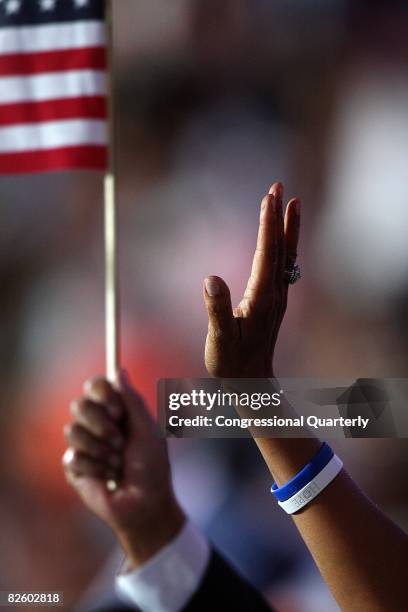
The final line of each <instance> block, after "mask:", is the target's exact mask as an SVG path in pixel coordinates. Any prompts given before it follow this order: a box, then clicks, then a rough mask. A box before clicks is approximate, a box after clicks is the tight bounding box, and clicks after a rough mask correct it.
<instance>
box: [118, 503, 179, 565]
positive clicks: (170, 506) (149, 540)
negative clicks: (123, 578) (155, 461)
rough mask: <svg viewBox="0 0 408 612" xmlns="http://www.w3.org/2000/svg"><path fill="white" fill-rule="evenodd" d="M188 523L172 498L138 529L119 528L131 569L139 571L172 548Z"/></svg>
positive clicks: (119, 539) (135, 527)
mask: <svg viewBox="0 0 408 612" xmlns="http://www.w3.org/2000/svg"><path fill="white" fill-rule="evenodd" d="M185 522H186V516H185V514H184V512H183V510H182V508H181V507H180V505H179V503H178V502H177V500H176V499H175V497H174V496H173V495H172V496H171V497H170V498H169V499H166V500H163V501H162V503H161V504H160V507H159V508H158V509H157V510H156V511H152V512H151V513H150V514H149V516H148V517H146V518H145V519H144V520H143V521H138V522H137V524H136V525H135V526H134V527H132V526H131V525H130V526H129V527H126V528H125V529H123V528H118V529H117V530H116V537H117V539H118V541H119V544H120V545H121V547H122V549H123V551H124V553H125V554H126V557H127V559H128V562H129V564H130V566H129V569H130V570H132V569H137V568H138V567H139V566H140V565H142V564H143V563H145V562H146V561H148V559H150V558H151V557H153V556H154V555H155V554H157V553H158V552H159V551H160V550H161V549H162V548H163V547H164V546H166V545H167V544H169V542H171V540H173V539H174V538H175V537H176V536H177V535H178V533H180V531H181V529H182V528H183V526H184V524H185Z"/></svg>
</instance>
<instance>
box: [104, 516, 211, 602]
mask: <svg viewBox="0 0 408 612" xmlns="http://www.w3.org/2000/svg"><path fill="white" fill-rule="evenodd" d="M209 558H210V546H209V544H208V541H207V540H206V538H205V537H204V535H203V534H202V533H201V532H200V531H199V530H198V529H197V527H195V526H194V525H193V523H191V522H190V521H187V522H186V524H185V525H184V527H183V528H182V530H181V531H180V533H179V534H178V535H177V536H176V537H175V538H174V539H173V540H172V541H171V542H169V544H167V545H166V546H165V547H164V548H162V549H161V550H160V551H159V552H158V553H157V554H156V555H154V557H152V558H151V559H149V560H148V561H146V563H144V564H143V565H142V566H141V567H139V568H138V569H137V570H133V571H131V572H129V573H127V574H119V575H118V576H117V577H116V591H117V594H118V596H119V597H120V598H121V599H123V600H124V601H125V602H126V603H127V604H130V605H133V606H136V608H137V609H139V610H141V611H142V612H179V611H180V610H182V609H183V607H184V606H185V605H186V604H187V602H188V600H189V599H190V598H191V597H192V596H193V595H194V593H195V592H196V590H197V588H198V586H199V584H200V582H201V579H202V577H203V576H204V573H205V571H206V569H207V565H208V561H209Z"/></svg>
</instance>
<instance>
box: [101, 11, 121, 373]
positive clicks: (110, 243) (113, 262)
mask: <svg viewBox="0 0 408 612" xmlns="http://www.w3.org/2000/svg"><path fill="white" fill-rule="evenodd" d="M105 7H106V29H107V56H108V62H107V104H108V168H107V171H106V173H105V180H104V233H105V358H106V376H107V378H108V380H109V381H110V382H114V381H115V378H116V374H117V371H118V368H119V279H118V269H117V268H118V266H117V235H116V191H115V154H114V147H115V140H114V112H113V97H114V93H113V18H112V17H113V15H112V10H113V2H112V0H106V2H105Z"/></svg>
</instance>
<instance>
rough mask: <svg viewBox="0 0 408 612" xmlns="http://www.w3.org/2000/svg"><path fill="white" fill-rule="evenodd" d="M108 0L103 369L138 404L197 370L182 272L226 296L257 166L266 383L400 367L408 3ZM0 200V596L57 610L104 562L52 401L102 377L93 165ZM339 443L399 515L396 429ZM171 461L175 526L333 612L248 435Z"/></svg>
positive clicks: (197, 343) (176, 447)
mask: <svg viewBox="0 0 408 612" xmlns="http://www.w3.org/2000/svg"><path fill="white" fill-rule="evenodd" d="M114 4H115V73H116V113H117V165H118V188H119V207H120V242H121V274H122V319H123V354H124V355H123V361H124V364H125V365H126V367H127V369H128V370H129V371H130V373H131V375H132V378H133V380H134V382H135V383H136V384H137V385H138V387H139V388H140V389H141V391H142V392H143V394H144V395H145V397H146V399H147V401H148V402H149V405H150V407H151V409H152V410H153V411H154V410H155V384H156V380H157V378H159V377H166V376H180V377H193V376H195V377H198V376H204V375H205V371H204V367H203V358H202V353H203V343H204V337H205V331H206V314H205V311H204V308H203V304H202V289H201V284H202V279H203V278H204V276H205V275H207V274H218V275H220V276H222V277H223V278H224V279H225V280H226V281H227V282H228V283H229V284H230V287H231V289H232V294H233V297H234V299H235V300H238V299H239V296H240V294H241V292H242V291H243V289H244V287H245V283H246V278H247V275H248V272H249V266H250V261H251V257H252V252H253V249H254V242H255V237H256V225H257V220H258V205H259V201H260V199H261V197H262V196H263V194H264V193H265V192H266V191H267V189H268V188H269V186H270V184H271V183H272V182H273V181H275V180H282V181H283V182H284V183H285V187H286V193H287V195H288V197H289V196H292V195H298V196H300V197H301V199H302V201H303V222H304V224H303V233H302V241H301V248H300V261H301V264H302V268H303V274H304V277H303V280H302V282H301V283H299V284H298V285H296V288H294V289H293V291H291V299H290V306H289V311H288V315H287V318H286V320H285V324H284V328H283V330H282V334H281V336H280V341H279V346H278V351H277V356H276V372H277V374H278V375H280V376H297V377H300V376H314V377H324V376H328V377H333V378H340V377H359V376H363V377H380V378H381V377H387V376H390V377H391V376H392V377H404V376H406V374H407V366H406V355H407V340H408V324H407V318H406V307H407V305H408V275H407V272H408V241H407V238H406V237H407V230H408V224H407V220H406V216H407V215H406V210H407V206H408V190H407V188H406V184H405V183H406V181H405V179H406V170H407V167H408V145H407V142H408V73H407V71H406V63H407V59H408V57H407V56H408V47H407V44H406V40H407V36H408V9H407V8H406V4H405V3H404V2H385V1H384V2H379V1H376V2H368V1H367V2H346V1H341V0H337V1H336V0H324V1H323V0H321V1H318V0H315V1H314V2H311V1H307V0H303V1H297V2H295V1H293V0H291V1H288V0H286V1H283V0H279V1H274V2H271V1H269V0H213V1H211V2H209V1H205V0H172V1H171V2H168V0H154V1H153V0H137V1H136V0H116V1H115V3H114ZM0 197H1V206H0V218H1V223H0V286H1V300H0V314H1V316H0V358H1V369H0V372H1V388H2V409H1V413H0V419H1V430H0V439H1V444H0V453H1V461H0V470H1V484H2V489H1V503H0V550H1V551H2V554H1V558H0V589H2V590H6V589H25V590H39V589H41V590H63V591H64V593H65V600H66V609H67V610H72V609H73V606H74V602H77V601H78V600H79V599H80V598H85V599H82V600H83V601H97V600H98V598H100V597H103V596H104V594H105V593H109V591H111V590H112V584H113V576H114V574H115V571H116V569H117V566H118V562H119V560H120V553H119V552H118V551H116V549H115V547H114V542H113V539H112V537H111V535H110V534H109V533H108V531H107V530H106V529H105V528H104V527H103V526H102V525H100V524H99V523H98V522H97V520H96V519H94V518H93V517H92V516H91V515H90V514H88V513H87V512H86V511H85V510H84V509H83V508H82V506H81V505H80V504H79V502H78V501H77V500H76V498H75V497H74V495H73V494H72V493H71V491H70V490H69V489H68V487H67V485H66V484H65V481H64V477H63V474H62V469H61V464H60V456H61V454H62V452H63V448H64V443H63V439H62V425H63V423H64V422H65V421H66V420H67V418H68V403H69V401H70V399H72V398H74V397H76V396H78V395H79V394H80V393H81V384H82V381H83V380H84V379H85V378H86V377H87V376H90V375H93V374H96V373H102V372H103V364H104V357H103V257H102V203H101V197H102V189H101V176H99V175H98V174H95V173H74V172H71V173H61V174H47V175H42V176H41V175H36V176H23V177H20V176H19V177H2V178H1V180H0ZM337 449H338V451H339V452H340V453H341V454H342V456H343V457H344V460H345V463H346V465H347V466H348V467H349V469H350V470H351V472H352V474H353V475H354V476H355V478H356V479H357V481H358V482H359V483H360V484H361V485H362V486H363V487H364V488H365V490H366V491H367V492H368V493H369V494H370V495H371V496H372V497H373V498H374V499H375V500H376V501H377V502H378V503H379V504H380V505H381V506H382V507H383V508H384V509H386V510H387V511H388V512H389V514H390V515H391V516H392V517H393V518H394V519H395V520H396V521H398V522H399V523H400V524H401V525H403V526H405V527H408V512H407V508H408V505H407V493H408V484H407V480H406V478H404V477H403V476H404V474H406V469H407V467H408V466H407V464H408V454H407V444H406V442H405V441H397V440H396V441H389V440H388V441H387V440H377V441H370V440H365V441H358V440H347V441H345V442H343V443H341V444H338V445H337ZM171 453H172V456H173V459H174V467H175V481H176V487H177V490H178V492H179V494H180V497H181V499H182V500H183V504H184V505H185V507H186V508H187V510H188V511H189V512H190V514H191V516H192V517H193V518H194V519H195V521H196V522H197V523H198V524H200V525H201V526H202V527H203V528H204V529H205V530H206V531H207V532H208V533H209V534H210V536H211V537H212V538H213V539H214V541H215V542H216V543H217V544H218V546H219V547H220V548H221V549H222V550H223V551H224V552H225V554H227V555H229V556H231V557H232V558H233V559H234V560H235V562H236V564H237V565H238V566H239V567H240V568H241V569H242V570H243V571H244V572H246V574H247V575H248V576H249V577H250V578H251V579H252V580H253V581H255V583H256V584H257V585H258V586H259V587H260V588H262V589H264V590H265V591H266V592H268V593H270V595H271V600H272V601H273V602H275V604H276V605H277V607H278V610H280V611H282V612H309V611H310V612H331V611H334V610H337V607H336V605H335V604H334V603H333V601H332V600H331V598H330V596H329V595H328V593H327V591H326V589H325V587H324V584H323V583H322V581H321V579H320V578H319V576H318V574H317V572H316V570H315V569H314V566H313V563H312V562H311V560H310V558H309V556H308V554H307V552H306V551H305V550H304V548H303V545H302V544H301V542H300V539H299V538H298V536H297V534H296V532H295V530H294V529H293V527H292V525H291V523H290V521H289V520H288V519H287V517H286V516H283V515H282V514H281V513H280V511H279V510H277V509H276V507H275V505H274V504H273V501H272V500H271V498H270V494H269V492H268V491H269V486H270V479H269V477H268V474H267V472H266V470H265V468H264V467H263V465H262V463H261V461H260V459H259V458H258V456H257V454H256V451H255V449H254V448H253V446H252V445H251V443H250V441H244V440H241V441H240V440H229V441H225V442H223V441H216V440H214V441H201V442H198V441H193V442H191V441H187V440H181V441H180V440H179V441H176V442H174V443H173V444H172V445H171ZM379 482H380V483H381V486H380V487H379V486H378V483H379ZM238 534H239V537H237V536H238ZM87 605H88V604H85V607H86V606H87Z"/></svg>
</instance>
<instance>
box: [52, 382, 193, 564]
mask: <svg viewBox="0 0 408 612" xmlns="http://www.w3.org/2000/svg"><path fill="white" fill-rule="evenodd" d="M71 413H72V416H73V421H72V422H71V423H70V424H69V425H66V427H65V430H64V433H65V438H66V440H67V443H68V449H67V451H66V452H65V454H64V457H63V465H64V468H65V473H66V477H67V480H68V482H69V483H70V484H71V485H72V486H73V487H74V488H75V489H76V491H77V492H78V494H79V496H80V497H81V498H82V500H83V501H84V503H85V504H86V505H87V506H88V508H89V509H90V510H92V512H94V513H95V514H96V515H97V516H98V517H99V518H101V519H102V520H103V521H104V522H105V523H107V524H108V525H109V526H110V527H111V529H112V530H113V531H114V533H115V535H116V537H117V538H118V540H119V542H120V543H121V544H122V547H123V548H124V550H125V552H126V554H127V556H128V558H129V559H130V561H131V562H132V563H133V565H134V566H135V567H137V566H138V565H140V564H141V563H143V562H144V561H145V560H147V559H148V558H149V557H151V556H152V555H153V554H155V552H157V551H158V550H160V548H162V547H163V546H164V545H165V544H166V543H167V542H168V541H169V540H171V539H172V538H173V537H174V536H175V535H176V534H177V532H178V531H179V530H180V529H181V527H182V525H183V523H184V515H183V513H182V511H181V509H180V507H179V505H178V503H177V501H176V499H175V496H174V493H173V487H172V482H171V474H170V466H169V462H168V456H167V446H166V441H165V440H164V439H161V438H160V437H159V436H158V432H157V429H156V425H155V423H154V421H153V420H152V418H151V417H150V415H149V413H148V412H147V410H146V408H145V406H144V403H143V400H142V399H141V397H140V396H139V395H138V394H137V393H136V391H135V390H134V389H133V388H132V387H131V385H130V384H129V382H128V381H127V379H126V377H125V376H124V375H121V378H120V380H119V381H118V383H117V385H111V384H110V383H108V381H107V380H105V379H103V378H95V379H93V380H90V381H88V382H87V383H85V386H84V396H83V397H82V398H80V399H79V400H76V401H74V402H72V404H71ZM124 432H126V433H124ZM109 479H113V480H117V481H119V483H120V486H119V487H118V489H117V490H116V491H114V492H109V491H108V490H107V487H106V481H107V480H109Z"/></svg>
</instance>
